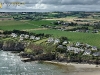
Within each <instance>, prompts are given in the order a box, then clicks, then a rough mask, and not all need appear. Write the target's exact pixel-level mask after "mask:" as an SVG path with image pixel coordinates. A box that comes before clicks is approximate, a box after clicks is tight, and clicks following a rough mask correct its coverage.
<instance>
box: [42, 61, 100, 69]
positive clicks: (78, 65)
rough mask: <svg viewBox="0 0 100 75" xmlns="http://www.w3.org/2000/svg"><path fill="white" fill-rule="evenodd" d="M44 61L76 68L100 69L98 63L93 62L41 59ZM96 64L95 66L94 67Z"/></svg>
mask: <svg viewBox="0 0 100 75" xmlns="http://www.w3.org/2000/svg"><path fill="white" fill-rule="evenodd" d="M43 62H46V63H51V64H60V65H64V66H74V67H76V68H99V69H100V65H98V66H97V65H95V64H88V63H87V64H83V63H82V64H81V63H72V62H71V63H67V62H57V61H43ZM96 66H97V67H96Z"/></svg>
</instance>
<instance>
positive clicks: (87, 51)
mask: <svg viewBox="0 0 100 75" xmlns="http://www.w3.org/2000/svg"><path fill="white" fill-rule="evenodd" d="M90 54H91V50H85V51H84V53H83V55H90Z"/></svg>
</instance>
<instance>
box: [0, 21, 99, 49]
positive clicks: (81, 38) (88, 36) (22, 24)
mask: <svg viewBox="0 0 100 75" xmlns="http://www.w3.org/2000/svg"><path fill="white" fill-rule="evenodd" d="M51 22H53V21H48V20H41V21H0V30H13V29H17V30H25V29H26V30H27V29H28V30H29V31H30V32H34V33H45V34H53V36H54V37H57V38H59V37H61V36H66V37H68V39H69V40H70V41H72V42H83V43H88V44H90V45H93V46H97V47H99V48H100V41H99V39H100V34H99V33H98V34H93V33H80V32H67V31H59V30H50V29H47V30H31V29H37V28H39V27H40V26H41V25H43V24H45V25H46V24H48V25H52V24H51Z"/></svg>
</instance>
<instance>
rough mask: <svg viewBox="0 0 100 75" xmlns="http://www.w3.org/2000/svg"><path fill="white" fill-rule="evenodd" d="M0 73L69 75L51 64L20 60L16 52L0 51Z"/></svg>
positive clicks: (15, 74)
mask: <svg viewBox="0 0 100 75" xmlns="http://www.w3.org/2000/svg"><path fill="white" fill-rule="evenodd" d="M0 75H70V74H69V72H66V69H62V68H60V67H58V66H57V65H53V64H46V63H45V64H40V63H37V62H26V63H24V62H22V61H21V58H20V57H19V56H18V55H17V54H13V53H11V52H4V51H0Z"/></svg>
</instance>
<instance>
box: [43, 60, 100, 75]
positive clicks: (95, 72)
mask: <svg viewBox="0 0 100 75" xmlns="http://www.w3.org/2000/svg"><path fill="white" fill-rule="evenodd" d="M44 62H45V63H50V64H56V65H57V64H58V65H62V66H68V67H69V66H71V67H73V68H75V70H74V71H72V72H71V73H70V74H72V75H100V65H98V67H97V66H96V65H95V64H80V63H78V64H77V63H67V62H56V61H44Z"/></svg>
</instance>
